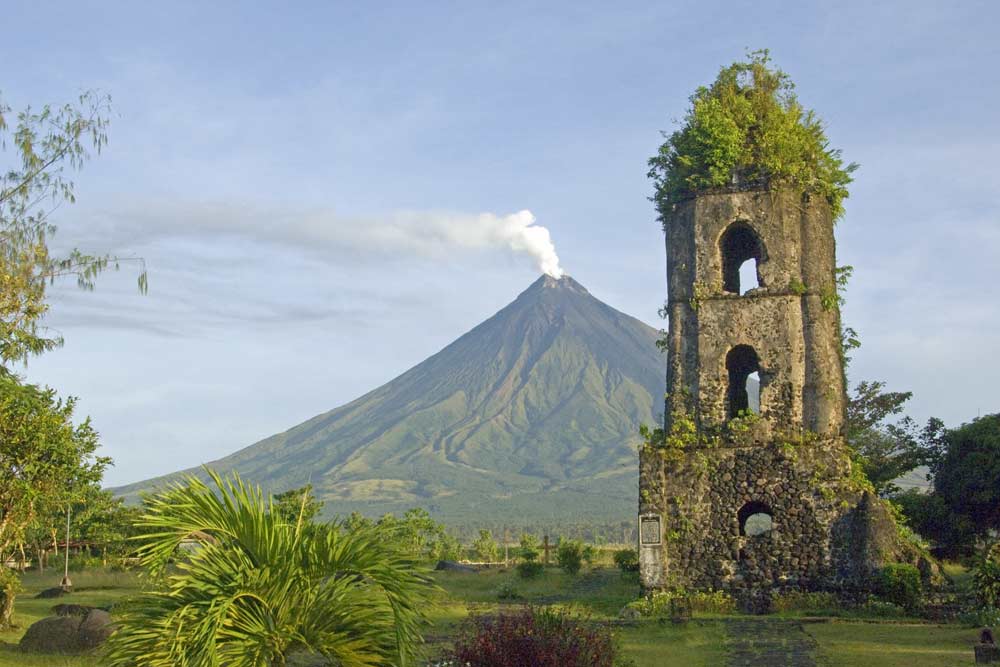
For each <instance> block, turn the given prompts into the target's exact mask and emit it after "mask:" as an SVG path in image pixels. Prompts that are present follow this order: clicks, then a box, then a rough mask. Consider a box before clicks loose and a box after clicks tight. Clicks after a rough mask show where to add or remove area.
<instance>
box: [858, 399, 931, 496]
mask: <svg viewBox="0 0 1000 667" xmlns="http://www.w3.org/2000/svg"><path fill="white" fill-rule="evenodd" d="M912 396H913V394H912V393H911V392H908V391H905V392H904V391H885V383H884V382H867V381H866V382H860V383H858V385H857V386H856V387H855V389H854V395H853V396H851V397H850V400H849V401H848V403H847V419H846V420H845V422H844V435H845V437H846V438H847V443H848V444H849V445H850V446H851V448H852V449H853V450H854V452H855V461H856V462H857V463H859V464H860V465H861V467H862V469H863V470H864V472H865V475H866V476H867V477H868V479H869V481H871V483H872V486H874V487H875V490H876V491H877V492H878V493H879V494H880V495H882V496H887V495H893V494H896V493H898V492H899V487H898V486H896V485H895V484H894V483H893V482H894V480H896V479H899V478H900V477H901V476H903V475H905V474H906V473H908V472H910V471H911V470H913V469H914V468H916V467H917V466H920V465H929V464H931V463H932V459H933V458H934V457H935V456H937V454H936V453H935V452H937V451H938V450H939V449H940V446H941V445H940V434H941V432H942V430H943V428H944V425H943V423H942V422H941V420H940V419H936V418H933V417H932V418H931V419H929V420H928V422H927V425H926V426H924V427H923V428H918V427H917V424H916V422H915V421H913V420H912V419H911V418H909V417H905V416H904V417H902V418H901V419H899V420H897V421H895V422H893V421H890V419H891V418H892V417H896V416H898V415H901V414H902V412H903V408H904V405H905V404H906V402H907V401H909V400H910V398H911V397H912Z"/></svg>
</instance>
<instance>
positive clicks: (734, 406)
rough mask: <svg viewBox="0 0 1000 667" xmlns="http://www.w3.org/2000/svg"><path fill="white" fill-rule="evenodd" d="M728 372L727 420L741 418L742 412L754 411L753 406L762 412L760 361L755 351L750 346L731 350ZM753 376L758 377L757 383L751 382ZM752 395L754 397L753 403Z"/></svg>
mask: <svg viewBox="0 0 1000 667" xmlns="http://www.w3.org/2000/svg"><path fill="white" fill-rule="evenodd" d="M726 370H727V371H729V390H728V392H727V397H726V398H727V401H726V403H727V410H726V416H727V418H729V419H733V418H734V417H739V416H740V413H741V412H745V411H748V410H752V409H753V404H756V408H757V410H760V360H759V359H758V358H757V353H756V352H755V351H754V349H753V348H752V347H750V346H749V345H737V346H736V347H734V348H733V349H731V350H730V351H729V354H727V355H726ZM751 375H754V376H756V379H757V381H756V382H753V381H752V380H751V378H750V376H751ZM751 395H752V396H753V397H754V400H753V401H752V402H751V400H750V397H751Z"/></svg>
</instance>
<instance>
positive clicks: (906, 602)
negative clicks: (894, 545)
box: [876, 563, 922, 611]
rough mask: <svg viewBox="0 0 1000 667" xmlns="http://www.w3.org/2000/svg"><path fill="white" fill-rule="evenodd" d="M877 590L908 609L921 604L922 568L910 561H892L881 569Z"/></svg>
mask: <svg viewBox="0 0 1000 667" xmlns="http://www.w3.org/2000/svg"><path fill="white" fill-rule="evenodd" d="M876 592H877V593H878V596H879V597H880V598H882V599H883V600H885V601H887V602H891V603H893V604H896V605H899V606H900V607H902V608H904V609H906V610H907V611H913V610H915V609H916V608H917V607H919V606H920V595H921V593H922V588H921V583H920V570H918V569H917V568H916V567H914V566H913V565H910V564H909V563H890V564H889V565H886V566H885V567H883V568H882V569H881V570H880V571H879V575H878V580H877V586H876Z"/></svg>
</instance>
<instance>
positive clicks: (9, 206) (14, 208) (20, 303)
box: [0, 92, 146, 368]
mask: <svg viewBox="0 0 1000 667" xmlns="http://www.w3.org/2000/svg"><path fill="white" fill-rule="evenodd" d="M10 114H11V108H10V107H9V106H8V105H6V104H5V103H4V102H3V99H2V97H0V156H2V158H0V159H4V158H7V159H6V160H5V162H6V163H5V164H0V368H2V367H6V366H8V365H9V364H10V363H11V362H14V361H24V360H26V359H27V358H28V357H30V356H32V355H36V354H39V353H41V352H44V351H45V350H49V349H52V348H53V347H55V346H57V345H59V343H60V342H61V341H60V339H59V337H58V336H51V335H49V334H48V333H47V332H46V331H45V330H44V328H43V327H42V326H41V324H40V323H41V319H42V317H43V316H44V315H45V313H46V312H47V311H48V309H49V304H48V302H47V300H46V288H47V286H48V285H49V284H50V283H51V282H52V281H54V280H55V279H56V278H59V277H61V276H73V277H75V278H76V280H77V283H78V284H79V286H80V287H82V288H84V289H92V288H93V285H94V282H93V281H94V278H95V277H96V276H97V274H99V273H100V272H102V271H104V270H105V269H107V268H109V267H117V263H118V261H119V260H118V258H115V257H111V256H109V255H103V256H100V255H89V254H85V253H83V252H80V251H79V250H73V251H71V252H69V253H68V254H67V255H65V256H54V255H53V254H52V253H51V251H50V247H49V244H50V241H51V239H52V236H53V235H54V234H55V232H56V228H55V226H54V225H53V224H52V221H51V219H50V218H51V214H52V212H53V211H54V210H55V209H56V208H58V206H59V205H60V204H62V203H64V202H67V203H72V202H73V201H75V195H74V191H73V182H72V180H70V178H69V172H71V171H73V170H78V169H80V168H81V167H82V166H83V164H84V163H85V162H86V161H87V159H88V158H89V157H90V152H91V151H94V152H97V153H99V152H100V151H101V149H102V148H103V147H104V146H105V145H106V144H107V141H108V135H107V128H108V117H109V114H110V99H109V98H108V97H107V96H103V95H99V94H97V93H94V92H86V93H84V94H82V95H81V96H80V97H79V98H78V100H77V102H76V104H66V105H63V106H60V107H50V106H48V105H46V106H43V107H42V108H41V109H40V110H34V109H32V108H30V107H29V108H27V109H25V110H23V111H21V112H19V113H17V115H16V119H15V120H14V121H13V123H12V124H9V123H8V118H10ZM8 146H10V147H12V148H13V150H12V153H11V154H8V153H7V151H6V149H7V147H8ZM138 280H139V289H140V291H142V292H145V290H146V273H145V271H140V274H139V279H138Z"/></svg>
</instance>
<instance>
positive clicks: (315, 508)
mask: <svg viewBox="0 0 1000 667" xmlns="http://www.w3.org/2000/svg"><path fill="white" fill-rule="evenodd" d="M322 510H323V501H322V500H317V499H316V496H315V494H313V485H312V484H306V485H305V486H302V487H299V488H297V489H290V490H288V491H285V492H284V493H277V494H275V495H274V511H275V513H276V514H277V515H278V516H279V517H280V518H281V520H282V521H285V522H287V523H295V522H297V521H299V520H301V521H302V522H304V523H312V521H313V519H315V518H316V517H317V516H319V513H320V512H321V511H322Z"/></svg>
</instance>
